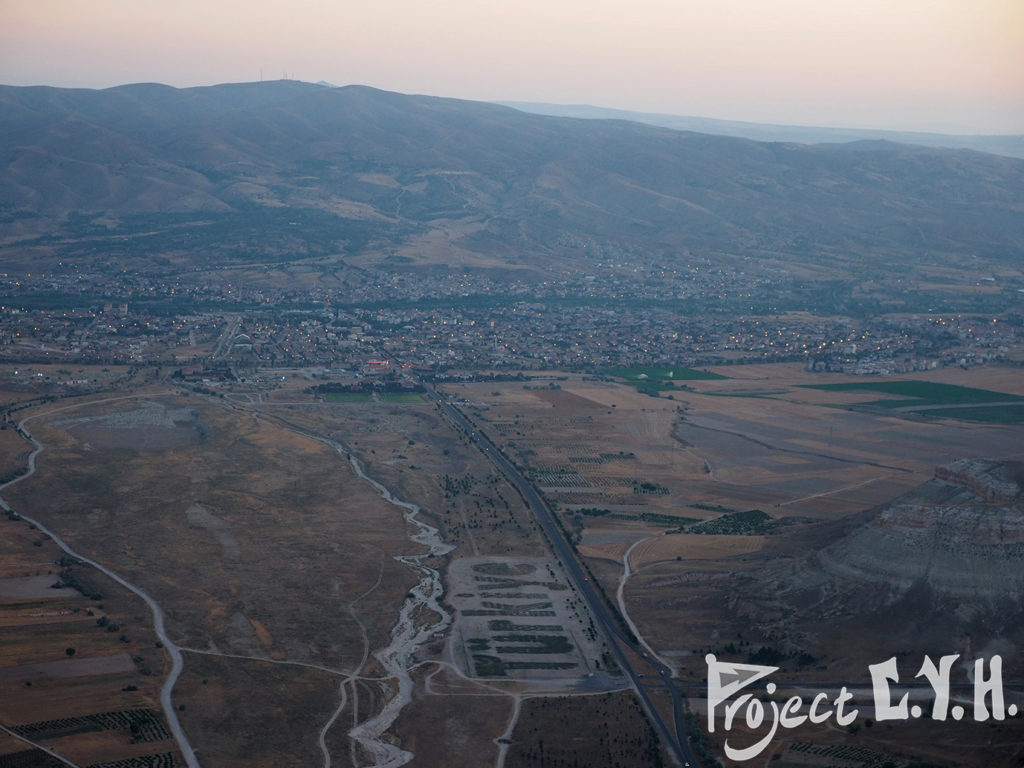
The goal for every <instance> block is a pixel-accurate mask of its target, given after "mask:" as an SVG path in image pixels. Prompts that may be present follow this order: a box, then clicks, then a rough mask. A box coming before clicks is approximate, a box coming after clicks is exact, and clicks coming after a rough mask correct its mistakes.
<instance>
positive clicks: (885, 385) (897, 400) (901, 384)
mask: <svg viewBox="0 0 1024 768" xmlns="http://www.w3.org/2000/svg"><path fill="white" fill-rule="evenodd" d="M805 386H808V387H810V388H813V389H820V390H824V391H827V392H870V393H875V394H885V395H893V396H895V397H889V398H884V399H878V400H868V401H866V402H863V403H859V404H857V405H856V406H855V407H857V408H864V409H873V408H879V409H889V410H891V411H892V412H894V413H897V414H901V415H915V416H922V417H928V418H949V419H961V420H964V421H981V422H990V423H996V424H1007V423H1020V422H1021V421H1024V397H1022V396H1020V395H1014V394H1009V393H1006V392H995V391H993V390H988V389H977V388H975V387H965V386H961V385H958V384H943V383H941V382H935V381H871V382H846V383H842V384H810V385H805Z"/></svg>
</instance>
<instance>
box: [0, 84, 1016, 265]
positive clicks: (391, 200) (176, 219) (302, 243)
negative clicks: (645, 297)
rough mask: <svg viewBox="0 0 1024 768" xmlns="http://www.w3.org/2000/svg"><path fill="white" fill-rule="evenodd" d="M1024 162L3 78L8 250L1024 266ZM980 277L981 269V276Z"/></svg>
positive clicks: (370, 102) (382, 96)
mask: <svg viewBox="0 0 1024 768" xmlns="http://www.w3.org/2000/svg"><path fill="white" fill-rule="evenodd" d="M1022 201H1024V161H1020V160H1016V159H1011V158H1005V157H997V156H995V155H992V154H983V153H979V152H972V151H965V150H948V149H934V148H924V147H918V146H906V145H899V144H893V143H890V142H887V141H860V142H854V143H850V144H838V145H836V144H828V145H802V144H794V143H762V142H756V141H753V140H750V139H741V138H733V137H725V136H711V135H707V134H701V133H694V132H681V131H678V130H669V129H666V128H659V127H655V126H649V125H642V124H639V123H636V122H625V121H616V120H579V119H569V118H563V117H547V116H540V115H534V114H527V113H526V112H523V111H520V110H515V109H512V108H510V107H504V106H499V105H494V104H486V103H480V102H470V101H459V100H454V99H443V98H435V97H428V96H407V95H401V94H397V93H390V92H385V91H379V90H375V89H372V88H366V87H361V86H347V87H341V88H327V87H323V86H320V85H315V84H310V83H302V82H297V81H275V82H260V83H243V84H231V85H218V86H212V87H205V88H187V89H175V88H170V87H168V86H164V85H156V84H136V85H126V86H121V87H117V88H110V89H106V90H74V89H58V88H44V87H33V88H20V87H0V223H3V225H4V231H5V234H4V237H3V238H2V239H0V258H2V259H4V260H5V262H6V263H10V262H11V261H12V260H14V261H18V262H19V263H22V262H24V263H29V262H26V260H45V259H46V258H57V257H60V258H64V259H69V258H72V257H73V258H75V259H84V258H92V257H94V256H95V255H97V254H101V253H106V254H114V255H116V256H117V258H124V259H128V260H131V259H136V260H138V259H144V258H148V257H152V256H153V255H154V254H160V255H161V257H165V256H169V255H173V256H174V258H175V259H177V260H178V261H179V262H182V263H187V262H189V261H195V262H196V263H203V264H206V265H209V264H211V263H220V262H221V261H225V262H226V261H232V260H233V261H234V262H237V261H238V260H248V261H252V262H260V261H261V260H269V259H277V258H285V257H287V258H296V257H300V256H303V255H312V256H315V255H318V254H319V255H324V256H327V255H330V254H340V255H343V256H345V257H346V258H347V259H350V260H352V262H353V263H357V264H359V265H361V266H363V267H368V266H373V265H375V264H381V263H387V264H390V265H392V266H393V267H394V268H400V267H401V268H416V267H418V266H425V267H430V266H438V265H440V266H441V267H443V268H453V269H455V268H458V269H462V268H465V267H476V268H480V269H489V270H498V271H500V270H504V269H509V268H514V269H517V270H526V271H530V272H533V273H536V274H542V273H545V272H546V271H550V270H557V269H586V265H587V264H588V263H589V262H590V261H592V260H595V259H605V260H607V259H610V258H614V259H616V260H617V261H618V262H623V263H625V262H629V263H632V264H636V265H638V266H642V265H645V264H651V263H655V262H659V261H661V262H664V261H666V260H668V261H671V260H672V259H675V258H682V257H683V256H685V255H686V254H690V255H697V256H703V257H707V258H715V259H725V260H728V259H732V260H734V261H736V263H740V262H741V261H742V260H744V259H757V260H762V261H763V262H771V263H773V264H775V265H776V266H777V267H778V268H784V269H785V268H792V267H794V266H797V265H802V268H803V269H806V270H807V274H808V275H809V276H816V277H819V278H820V277H826V278H828V279H839V278H843V277H850V276H853V277H856V278H857V279H860V278H861V277H863V275H864V269H865V267H866V266H867V267H871V268H875V267H877V269H879V270H883V271H888V270H891V266H892V264H893V263H897V262H902V263H913V262H921V261H927V262H929V263H931V262H935V263H942V262H943V260H949V259H954V260H956V259H964V258H968V257H977V258H979V259H983V260H991V261H992V262H993V263H997V262H998V263H1003V262H1005V263H1010V264H1017V265H1019V263H1020V257H1021V254H1022V253H1024V202H1022ZM972 269H973V266H972Z"/></svg>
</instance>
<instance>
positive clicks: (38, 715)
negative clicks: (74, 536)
mask: <svg viewBox="0 0 1024 768" xmlns="http://www.w3.org/2000/svg"><path fill="white" fill-rule="evenodd" d="M62 557H63V553H62V552H61V551H60V550H59V549H58V548H57V547H56V545H54V544H53V542H52V541H50V540H49V538H47V537H45V536H43V535H41V534H40V532H39V531H38V530H33V529H32V528H31V527H30V526H29V524H28V523H26V522H25V521H24V520H17V519H12V518H11V517H3V518H0V564H2V567H0V636H2V637H3V642H2V643H0V722H2V723H3V724H4V725H5V726H7V727H8V728H10V729H11V730H12V731H13V732H14V733H15V734H17V735H18V736H19V737H21V739H18V738H15V737H13V736H8V735H7V734H4V736H5V738H4V739H2V740H0V764H8V763H10V764H15V763H17V761H19V760H25V761H29V760H30V759H31V760H36V761H45V760H48V759H50V758H48V757H47V756H46V755H45V753H44V752H43V751H42V750H40V749H38V748H37V747H34V746H33V744H37V745H42V746H43V747H46V748H48V749H54V750H57V751H58V752H59V753H60V754H61V755H62V756H64V757H66V758H68V759H70V760H72V761H74V762H76V763H77V764H79V765H95V764H103V763H114V762H117V761H119V760H132V759H136V760H139V761H147V763H145V764H151V765H154V766H167V768H170V766H171V765H172V764H173V761H174V760H175V759H180V755H179V753H178V748H177V744H176V743H175V742H174V740H173V739H172V738H171V736H170V734H169V733H168V731H167V727H166V723H165V721H164V718H163V713H162V712H161V711H160V704H159V701H158V696H159V690H160V685H161V682H162V676H163V674H164V671H165V664H166V658H165V655H164V652H163V651H162V650H160V648H159V647H158V644H157V643H156V642H155V635H154V634H153V631H152V624H151V621H152V619H151V617H150V616H149V611H148V609H147V608H146V606H145V605H144V604H143V603H142V602H141V601H140V600H138V599H137V598H136V597H135V596H134V595H131V594H130V593H128V592H127V591H126V590H124V589H123V588H122V587H120V586H119V585H117V584H115V583H114V582H112V581H110V580H109V579H107V578H106V577H103V576H101V575H99V574H95V573H94V572H90V571H91V569H83V568H81V567H79V566H75V565H73V564H71V563H70V562H67V561H66V562H65V563H64V564H63V565H62V564H61V560H62ZM70 582H75V583H79V585H80V586H82V587H83V588H84V589H86V590H87V591H89V592H90V593H91V594H93V595H94V596H99V597H100V599H90V597H89V596H87V595H85V594H83V593H82V592H81V591H79V590H78V589H75V588H74V587H72V586H68V585H67V584H69V583H70ZM57 584H64V585H65V586H62V587H61V588H59V589H57V588H54V587H55V585H57ZM11 761H14V762H11ZM149 761H152V762H149ZM17 764H25V765H28V764H33V765H35V764H39V765H42V764H43V763H42V762H38V763H37V762H25V763H17ZM57 764H58V765H62V763H59V762H58V763H57ZM136 764H137V765H143V764H144V763H143V762H138V763H136Z"/></svg>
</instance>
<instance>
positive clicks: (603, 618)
mask: <svg viewBox="0 0 1024 768" xmlns="http://www.w3.org/2000/svg"><path fill="white" fill-rule="evenodd" d="M416 383H417V384H419V385H420V386H423V388H424V390H425V391H426V394H427V396H428V397H430V399H431V400H433V401H434V402H435V403H436V404H437V405H438V407H439V408H441V410H442V411H444V413H446V414H447V415H448V416H449V418H451V419H452V421H454V422H455V424H456V425H457V426H459V427H460V428H461V429H463V430H464V431H465V432H466V435H467V436H468V437H469V439H470V440H471V441H472V442H473V443H474V444H475V445H476V447H477V448H479V449H480V450H481V451H482V452H483V453H484V454H485V455H487V456H488V457H489V458H490V459H491V460H492V461H493V462H494V463H495V464H496V465H497V466H498V467H499V468H500V469H501V470H502V472H504V473H505V475H506V476H507V477H508V479H509V480H510V481H511V482H512V484H513V485H515V487H516V488H517V489H518V490H519V492H520V493H521V494H522V496H523V498H524V499H525V500H526V502H527V504H529V505H530V507H531V508H532V509H533V511H534V513H535V514H536V515H537V520H538V522H539V523H540V526H541V528H542V529H543V530H544V532H545V533H546V534H547V537H548V540H549V541H550V542H551V546H552V547H553V548H554V550H555V554H556V555H557V556H558V558H559V560H561V561H562V564H563V565H564V567H565V569H566V572H567V573H568V574H569V577H570V578H571V579H572V581H573V582H574V583H575V585H576V589H577V591H578V592H579V593H580V594H581V595H583V598H584V599H585V600H586V601H587V605H589V607H590V610H591V613H592V614H593V616H594V618H595V619H596V621H597V625H598V626H599V627H600V628H601V630H602V631H603V632H604V635H605V638H606V639H607V641H608V647H609V649H610V650H611V652H612V655H613V657H614V658H615V661H616V663H617V664H618V665H619V667H620V668H621V669H622V671H623V672H624V673H625V675H626V676H627V677H628V678H629V680H630V682H631V683H632V685H633V688H634V690H636V693H637V695H638V696H639V697H640V700H641V702H642V703H643V706H644V709H645V710H646V711H647V716H648V717H649V718H650V720H651V722H652V723H653V725H654V728H655V730H656V731H657V732H658V735H659V736H660V737H661V739H662V741H663V742H664V743H665V745H666V746H667V747H668V749H669V752H670V753H671V754H672V756H673V757H674V758H675V759H676V760H677V761H678V762H679V764H680V765H694V764H696V761H695V759H694V757H693V755H692V754H691V752H690V746H689V744H688V742H687V740H686V730H685V725H684V722H683V699H682V696H681V694H680V693H679V690H678V688H677V687H676V685H675V681H674V680H673V679H672V672H671V670H669V669H668V668H667V667H665V666H663V665H661V664H659V663H657V662H656V661H654V660H651V659H650V658H649V656H648V654H647V652H646V651H645V650H644V649H643V648H642V647H641V646H640V644H639V643H638V642H637V641H636V640H635V639H633V638H631V637H628V636H627V635H626V634H625V633H624V632H623V631H622V629H621V628H620V627H619V624H618V621H617V619H616V617H615V616H613V615H612V613H611V611H609V610H608V607H607V606H606V605H605V603H604V601H603V600H602V598H601V595H599V594H598V592H597V588H596V586H595V585H594V583H593V582H592V581H590V577H589V576H587V575H586V574H585V573H584V572H583V569H582V567H581V566H580V564H579V562H578V561H577V560H576V557H575V554H574V553H573V551H572V547H571V546H570V545H569V542H568V541H566V539H565V536H563V535H562V531H561V529H560V528H559V527H558V525H557V524H556V523H555V520H554V517H553V516H552V514H551V510H550V509H549V508H548V506H547V504H545V503H544V500H543V499H542V498H541V497H540V494H539V493H538V492H537V490H536V488H534V486H533V484H532V483H531V482H530V481H529V480H527V479H526V478H525V477H523V475H522V474H521V473H520V472H519V470H518V469H516V467H515V466H514V465H513V464H512V463H511V462H510V461H509V460H508V459H507V458H505V455H504V454H503V453H502V452H501V451H500V450H498V448H497V446H495V445H494V444H493V443H492V442H491V441H490V439H489V438H488V437H487V435H485V434H484V433H483V432H481V431H480V430H478V429H477V428H476V426H475V425H473V424H472V423H471V422H470V421H469V419H468V418H467V417H466V416H465V415H463V413H462V412H461V411H460V410H458V409H457V408H456V407H455V406H453V405H452V404H451V403H449V402H448V401H446V400H445V399H444V398H443V397H442V396H441V395H439V394H438V393H437V392H436V391H434V390H433V389H432V388H430V387H428V386H426V385H424V384H423V383H422V382H419V381H417V382H416ZM623 647H625V648H628V649H629V650H631V651H634V652H635V653H636V654H637V655H638V656H642V657H644V658H647V659H648V662H649V663H650V664H651V667H652V669H653V670H654V672H655V674H656V675H657V677H658V678H660V680H661V684H662V686H663V687H664V689H665V690H666V691H667V692H668V693H669V694H670V696H671V698H672V709H673V715H674V718H673V719H674V721H675V722H674V730H675V733H674V734H673V732H672V729H670V728H669V726H668V725H667V724H666V723H665V721H664V719H663V718H662V717H661V714H660V713H659V712H658V710H657V709H656V708H655V706H654V703H653V702H652V701H651V698H650V694H649V693H648V688H649V687H650V686H651V683H652V682H653V679H645V678H644V676H643V675H642V674H641V673H638V672H637V671H636V670H635V669H633V666H632V664H630V662H629V659H628V658H627V657H626V654H625V651H623Z"/></svg>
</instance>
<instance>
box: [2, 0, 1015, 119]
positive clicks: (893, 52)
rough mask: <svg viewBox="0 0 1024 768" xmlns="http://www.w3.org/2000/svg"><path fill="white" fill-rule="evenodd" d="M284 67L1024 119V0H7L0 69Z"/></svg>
mask: <svg viewBox="0 0 1024 768" xmlns="http://www.w3.org/2000/svg"><path fill="white" fill-rule="evenodd" d="M284 76H287V77H289V78H292V79H298V80H306V81H309V82H317V81H320V80H325V81H328V82H331V83H334V84H338V85H347V84H351V83H359V84H363V85H370V86H374V87H377V88H383V89H386V90H392V91H400V92H403V93H425V94H431V95H435V96H451V97H457V98H465V99H476V100H481V101H534V102H549V103H558V104H591V105H594V106H601V107H612V108H617V109H629V110H636V111H644V112H663V113H667V114H677V115H692V116H702V117H716V118H723V119H732V120H748V121H753V122H772V123H788V124H798V125H822V126H844V127H861V128H890V129H896V130H926V131H937V132H947V133H1024V0H884V1H883V0H629V2H626V0H587V2H583V0H277V1H276V2H270V1H269V0H244V2H240V1H238V0H174V2H170V1H169V0H88V1H86V0H0V83H3V84H7V85H52V86H60V87H82V88H106V87H111V86H115V85H121V84H124V83H132V82H160V83H166V84H168V85H172V86H175V87H188V86H195V85H213V84H216V83H224V82H245V81H253V80H259V79H261V78H262V79H266V80H274V79H280V78H282V77H284Z"/></svg>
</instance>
